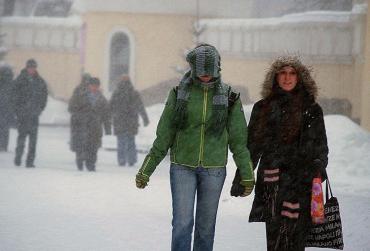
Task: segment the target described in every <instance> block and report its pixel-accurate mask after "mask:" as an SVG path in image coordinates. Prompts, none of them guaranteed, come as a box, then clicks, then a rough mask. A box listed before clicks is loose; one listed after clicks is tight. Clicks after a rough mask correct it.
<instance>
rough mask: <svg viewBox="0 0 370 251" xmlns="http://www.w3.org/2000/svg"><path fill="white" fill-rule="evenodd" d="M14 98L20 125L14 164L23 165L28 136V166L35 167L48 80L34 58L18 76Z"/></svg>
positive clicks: (18, 125)
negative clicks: (38, 69)
mask: <svg viewBox="0 0 370 251" xmlns="http://www.w3.org/2000/svg"><path fill="white" fill-rule="evenodd" d="M13 98H14V109H15V114H16V119H17V127H18V138H17V147H16V150H15V159H14V164H15V165H16V166H20V165H21V162H22V155H23V151H24V146H25V141H26V138H27V136H28V139H29V140H28V154H27V160H26V167H31V168H32V167H35V165H34V161H35V157H36V143H37V133H38V127H39V117H40V115H41V113H42V111H43V110H44V109H45V107H46V103H47V98H48V89H47V85H46V82H45V80H44V79H43V78H42V77H41V76H40V74H39V73H38V72H37V62H36V61H35V60H34V59H29V60H27V62H26V68H25V69H23V70H22V71H21V73H20V75H19V76H18V77H17V78H16V80H15V84H14V94H13Z"/></svg>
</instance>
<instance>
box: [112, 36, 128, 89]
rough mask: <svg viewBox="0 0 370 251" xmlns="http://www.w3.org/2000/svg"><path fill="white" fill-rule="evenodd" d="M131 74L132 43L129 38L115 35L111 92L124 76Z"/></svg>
mask: <svg viewBox="0 0 370 251" xmlns="http://www.w3.org/2000/svg"><path fill="white" fill-rule="evenodd" d="M129 72H130V41H129V38H128V36H127V35H126V34H125V33H123V32H119V33H116V34H114V35H113V37H112V40H111V44H110V67H109V90H110V91H112V90H113V89H114V86H115V83H116V82H117V80H118V79H119V77H120V76H121V75H122V74H129Z"/></svg>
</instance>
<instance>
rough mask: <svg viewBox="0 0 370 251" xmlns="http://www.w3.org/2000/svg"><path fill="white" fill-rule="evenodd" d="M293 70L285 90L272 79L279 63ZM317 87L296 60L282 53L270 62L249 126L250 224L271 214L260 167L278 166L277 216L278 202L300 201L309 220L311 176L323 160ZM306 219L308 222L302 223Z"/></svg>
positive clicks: (319, 169)
mask: <svg viewBox="0 0 370 251" xmlns="http://www.w3.org/2000/svg"><path fill="white" fill-rule="evenodd" d="M286 65H290V66H292V67H294V68H295V69H296V71H297V73H298V84H297V86H296V88H295V89H294V90H293V91H291V92H289V93H287V92H285V91H283V90H282V89H281V88H280V87H278V84H277V83H276V80H275V77H276V74H277V72H278V70H280V69H281V68H282V67H283V66H286ZM316 95H317V87H316V83H315V81H314V80H313V79H312V78H311V76H310V70H309V69H308V68H306V67H305V66H304V65H303V64H301V63H300V61H299V60H296V59H295V58H291V57H287V58H281V59H278V60H276V61H275V63H274V64H273V65H272V66H271V68H270V70H269V71H268V73H267V75H266V79H265V81H264V84H263V90H262V96H263V99H262V100H260V101H258V102H257V103H256V104H255V105H254V107H253V110H252V115H251V119H250V122H249V125H248V148H249V151H250V153H251V157H252V161H253V164H254V167H257V164H258V163H259V166H258V170H257V182H256V187H255V198H254V201H253V206H252V210H251V214H250V218H249V221H251V222H267V221H269V220H270V219H271V217H273V216H272V215H271V212H270V211H269V209H270V206H271V205H268V203H267V201H266V196H269V195H268V193H269V191H268V188H267V186H266V183H265V182H264V170H265V169H274V168H279V169H280V174H279V178H280V179H279V184H278V192H277V199H276V201H275V203H276V212H275V213H276V215H279V213H280V211H281V207H282V202H283V201H289V202H294V203H296V202H299V203H300V206H301V214H302V215H305V216H306V220H308V219H309V213H310V196H311V186H312V179H313V177H315V176H317V175H318V174H319V173H320V174H322V175H323V176H325V171H324V170H325V168H326V166H327V163H328V147H327V138H326V131H325V125H324V119H323V113H322V109H321V107H320V106H319V105H318V104H317V103H316V101H315V98H316ZM306 223H310V222H306Z"/></svg>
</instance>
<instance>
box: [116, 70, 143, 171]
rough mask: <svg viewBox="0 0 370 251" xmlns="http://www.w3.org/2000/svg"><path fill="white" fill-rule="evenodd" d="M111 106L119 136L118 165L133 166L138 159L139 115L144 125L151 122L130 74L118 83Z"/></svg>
mask: <svg viewBox="0 0 370 251" xmlns="http://www.w3.org/2000/svg"><path fill="white" fill-rule="evenodd" d="M110 107H111V111H112V117H113V128H114V134H115V135H116V136H117V158H118V165H120V166H124V165H126V164H127V163H128V165H129V166H133V165H134V164H135V163H136V161H137V151H136V144H135V135H136V134H137V133H138V127H139V115H140V116H141V118H142V119H143V123H144V126H147V125H148V124H149V119H148V115H147V113H146V111H145V107H144V105H143V102H142V100H141V97H140V94H139V93H138V92H137V91H136V90H135V89H134V87H133V86H132V83H131V80H130V77H129V76H127V75H123V76H122V78H121V81H120V82H119V83H118V84H117V88H116V90H115V91H114V92H113V95H112V98H111V101H110Z"/></svg>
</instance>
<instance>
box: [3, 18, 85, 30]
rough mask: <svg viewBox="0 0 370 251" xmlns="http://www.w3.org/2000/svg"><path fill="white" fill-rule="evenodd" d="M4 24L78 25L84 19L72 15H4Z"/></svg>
mask: <svg viewBox="0 0 370 251" xmlns="http://www.w3.org/2000/svg"><path fill="white" fill-rule="evenodd" d="M1 22H2V23H3V24H21V25H28V24H29V25H45V26H63V27H76V26H80V25H81V24H82V19H81V17H79V16H71V17H52V18H51V17H19V16H18V17H17V16H13V17H3V18H1Z"/></svg>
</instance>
